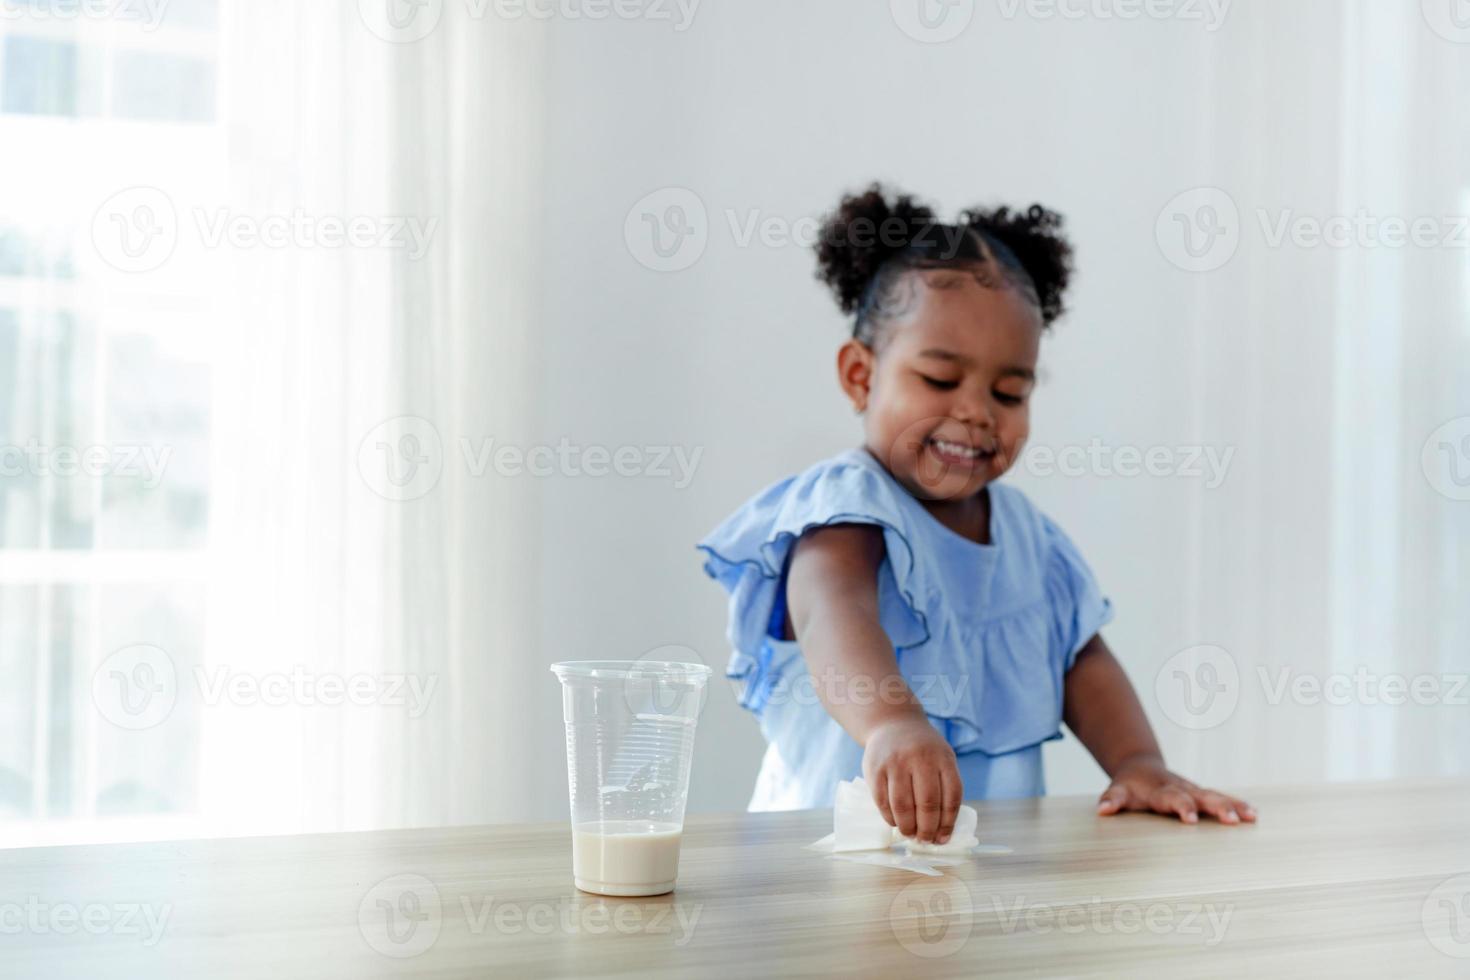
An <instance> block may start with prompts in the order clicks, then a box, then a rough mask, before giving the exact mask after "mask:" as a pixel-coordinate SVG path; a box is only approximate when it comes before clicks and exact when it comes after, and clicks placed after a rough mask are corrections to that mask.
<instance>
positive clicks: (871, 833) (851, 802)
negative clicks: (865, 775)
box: [808, 779, 1011, 875]
mask: <svg viewBox="0 0 1470 980" xmlns="http://www.w3.org/2000/svg"><path fill="white" fill-rule="evenodd" d="M979 823H980V815H979V814H978V813H976V812H975V808H974V807H970V806H964V805H961V806H960V809H959V814H958V815H957V816H956V818H955V826H954V831H953V833H951V835H950V838H949V841H948V842H947V843H944V844H924V843H921V842H919V841H916V840H912V839H911V838H908V837H905V836H904V835H903V834H900V833H899V832H898V830H897V829H895V828H893V827H890V826H889V825H888V823H887V821H885V820H884V819H883V814H881V813H880V812H878V804H876V803H874V802H873V794H872V791H871V790H869V789H868V784H867V783H866V782H865V781H864V780H862V779H854V780H852V781H851V782H847V781H843V782H839V783H838V784H837V796H836V799H835V800H834V801H833V806H832V833H830V834H828V835H827V836H826V837H823V838H822V839H821V840H819V841H816V842H815V843H813V844H810V845H808V846H809V847H810V848H811V849H812V850H815V851H823V852H826V853H830V854H831V855H832V856H833V857H834V858H838V859H839V860H843V861H855V862H857V863H859V864H878V865H883V866H885V867H892V868H902V869H904V870H906V871H915V872H917V873H919V874H923V875H938V874H939V873H940V872H938V871H936V870H935V868H939V867H953V866H955V865H958V864H962V863H963V862H962V861H960V860H957V859H956V858H958V857H964V856H968V855H970V854H974V853H986V854H1009V853H1010V852H1011V849H1010V848H1009V847H1004V846H999V845H993V844H992V845H984V846H982V845H981V844H980V842H979V840H977V839H976V837H975V831H976V829H977V828H978V827H979ZM895 846H899V847H901V849H902V850H901V851H894V850H893V848H894V847H895ZM852 852H886V853H852ZM918 855H922V856H923V858H922V859H921V858H920V857H918Z"/></svg>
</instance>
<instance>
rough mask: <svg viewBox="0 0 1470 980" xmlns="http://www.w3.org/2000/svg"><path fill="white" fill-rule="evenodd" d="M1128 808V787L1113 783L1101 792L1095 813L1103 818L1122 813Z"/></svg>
mask: <svg viewBox="0 0 1470 980" xmlns="http://www.w3.org/2000/svg"><path fill="white" fill-rule="evenodd" d="M1127 808H1128V787H1126V786H1124V785H1123V784H1122V783H1114V784H1113V785H1111V786H1109V787H1108V788H1107V789H1105V790H1103V795H1102V796H1100V797H1098V801H1097V812H1098V813H1100V814H1102V815H1103V816H1111V815H1112V814H1114V813H1122V812H1123V811H1124V810H1126V809H1127Z"/></svg>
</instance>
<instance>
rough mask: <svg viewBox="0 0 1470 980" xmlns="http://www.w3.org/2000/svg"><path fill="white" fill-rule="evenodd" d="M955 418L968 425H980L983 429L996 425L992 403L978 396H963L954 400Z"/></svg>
mask: <svg viewBox="0 0 1470 980" xmlns="http://www.w3.org/2000/svg"><path fill="white" fill-rule="evenodd" d="M954 418H955V421H957V422H963V423H965V424H966V425H978V426H979V427H980V428H982V429H991V428H994V427H995V418H994V416H992V415H991V414H990V405H989V404H988V403H987V402H986V400H985V399H984V398H981V397H978V396H974V395H972V396H969V397H964V396H961V397H959V398H956V399H955V402H954Z"/></svg>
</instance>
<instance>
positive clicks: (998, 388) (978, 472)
mask: <svg viewBox="0 0 1470 980" xmlns="http://www.w3.org/2000/svg"><path fill="white" fill-rule="evenodd" d="M908 279H909V283H908V284H907V285H906V286H901V288H908V289H909V290H910V299H909V301H908V302H907V304H905V308H904V309H902V310H901V311H897V312H895V313H894V314H893V315H892V316H890V317H889V319H888V322H886V323H884V324H883V325H882V326H881V328H880V338H879V340H878V344H877V347H878V351H877V353H874V352H873V351H872V350H870V349H869V348H868V347H866V346H865V345H863V344H861V343H859V342H858V341H856V340H850V341H848V343H847V344H845V345H844V346H843V348H842V350H841V351H840V352H839V353H838V372H839V377H840V380H841V382H842V386H843V389H844V390H845V391H846V392H847V394H848V397H849V398H851V399H852V402H853V405H854V407H856V408H857V410H858V411H860V412H862V413H864V417H863V421H864V430H865V437H866V443H867V448H868V450H869V451H870V452H872V453H873V455H874V456H876V457H877V458H878V459H879V460H881V461H882V462H883V464H884V465H885V466H887V467H888V470H889V472H890V473H892V474H893V476H894V478H895V479H896V480H898V481H899V483H901V484H903V486H904V487H905V488H907V489H908V491H909V492H910V493H912V494H913V495H914V496H915V497H917V498H918V499H920V500H922V501H930V502H939V501H956V502H958V501H960V500H963V499H965V498H968V497H972V496H974V495H975V494H978V493H979V492H980V491H981V490H982V489H983V488H984V487H985V485H986V484H987V483H989V482H990V481H992V480H994V479H996V478H997V477H999V476H1000V475H1001V474H1002V473H1004V472H1005V471H1006V470H1007V469H1009V468H1010V466H1011V464H1012V463H1014V462H1015V461H1016V459H1017V457H1018V456H1019V454H1020V452H1021V448H1022V447H1023V446H1024V445H1025V443H1026V437H1027V435H1028V434H1029V431H1030V421H1029V415H1030V409H1029V402H1030V398H1031V390H1032V388H1033V387H1034V386H1035V383H1036V358H1037V354H1038V353H1039V351H1040V346H1041V331H1042V321H1041V314H1040V312H1039V311H1038V310H1037V309H1036V307H1035V306H1034V305H1033V304H1032V303H1031V302H1030V301H1029V300H1028V299H1027V298H1026V297H1025V296H1024V295H1023V294H1022V293H1021V292H1020V291H1018V290H1017V289H1015V288H1013V287H1011V286H1009V285H1001V286H999V287H998V288H991V287H987V286H983V285H981V284H980V283H979V282H977V281H976V279H975V276H974V275H972V274H970V273H968V272H965V271H962V270H947V269H946V270H932V271H914V272H911V273H909V275H908Z"/></svg>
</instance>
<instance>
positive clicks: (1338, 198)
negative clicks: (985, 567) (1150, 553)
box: [1165, 0, 1470, 785]
mask: <svg viewBox="0 0 1470 980" xmlns="http://www.w3.org/2000/svg"><path fill="white" fill-rule="evenodd" d="M1432 6H1433V5H1426V9H1428V7H1432ZM1420 7H1421V5H1419V4H1381V3H1375V2H1369V0H1360V2H1355V3H1350V4H1341V3H1304V4H1296V3H1293V4H1273V5H1270V6H1269V7H1268V8H1267V7H1254V6H1251V7H1246V6H1245V5H1237V8H1236V11H1235V14H1234V16H1232V18H1231V19H1230V21H1229V22H1228V24H1227V26H1226V28H1225V29H1224V30H1223V31H1222V33H1221V36H1220V38H1219V39H1218V40H1217V41H1216V42H1214V43H1213V44H1212V45H1211V46H1210V47H1209V48H1208V52H1209V61H1208V69H1207V70H1208V71H1210V72H1211V74H1212V81H1211V85H1210V89H1209V90H1210V93H1211V99H1210V104H1209V105H1206V106H1201V113H1202V117H1203V118H1204V119H1205V120H1207V125H1206V126H1205V127H1204V128H1203V129H1202V131H1201V134H1200V139H1199V140H1198V142H1197V144H1196V145H1197V153H1198V164H1199V169H1200V172H1201V173H1203V174H1209V175H1210V180H1209V182H1210V183H1211V184H1213V185H1214V186H1216V187H1218V188H1219V189H1221V190H1223V191H1225V192H1226V193H1228V194H1229V195H1230V197H1231V199H1232V200H1233V203H1234V204H1235V206H1236V207H1237V208H1238V210H1239V222H1240V226H1239V228H1240V237H1239V247H1238V250H1237V252H1236V254H1235V256H1234V258H1233V259H1232V260H1231V261H1230V262H1229V263H1228V264H1227V265H1225V266H1224V267H1223V268H1219V269H1216V270H1213V271H1208V272H1203V273H1200V274H1199V276H1198V278H1197V289H1196V300H1197V302H1196V303H1195V304H1194V313H1193V315H1192V316H1191V318H1190V322H1189V324H1188V329H1189V330H1190V333H1191V336H1192V338H1193V341H1194V356H1193V360H1192V363H1191V364H1190V365H1189V370H1190V372H1191V376H1192V389H1193V391H1194V393H1195V396H1194V405H1193V419H1192V421H1193V426H1194V430H1195V432H1196V434H1197V437H1198V438H1199V440H1201V441H1202V442H1204V443H1205V444H1207V445H1209V444H1216V445H1218V444H1224V445H1231V446H1235V447H1236V448H1237V453H1236V457H1235V462H1234V466H1233V469H1232V471H1231V473H1230V477H1229V479H1228V480H1226V481H1225V482H1224V483H1223V484H1222V485H1221V486H1220V487H1219V488H1218V489H1214V490H1204V489H1201V490H1200V491H1198V493H1197V494H1196V516H1197V520H1196V521H1195V522H1194V526H1195V527H1196V528H1197V529H1198V533H1197V536H1196V537H1194V538H1193V539H1192V540H1190V541H1189V542H1188V547H1189V548H1190V550H1191V552H1192V556H1193V562H1192V563H1193V565H1194V567H1195V568H1197V569H1198V574H1196V575H1193V576H1191V577H1190V586H1189V590H1188V591H1189V599H1188V605H1189V609H1190V614H1191V616H1190V619H1191V621H1190V625H1189V629H1188V631H1187V632H1188V633H1189V634H1190V635H1191V636H1194V637H1198V638H1199V639H1200V641H1201V642H1202V643H1208V644H1212V645H1217V646H1218V647H1220V648H1223V649H1224V650H1226V651H1228V653H1229V655H1230V656H1231V657H1232V658H1233V661H1234V665H1235V667H1236V669H1237V670H1238V681H1237V687H1236V689H1235V690H1234V691H1233V692H1229V691H1222V692H1221V693H1223V694H1225V696H1227V697H1238V702H1237V706H1236V708H1235V709H1234V711H1233V712H1232V713H1231V714H1230V715H1229V717H1228V719H1227V720H1224V721H1221V722H1220V723H1219V724H1215V723H1214V722H1213V721H1211V722H1210V723H1208V724H1204V725H1201V726H1199V729H1198V730H1195V731H1180V730H1179V729H1178V728H1177V727H1172V728H1166V729H1165V734H1166V739H1167V741H1169V742H1170V743H1172V752H1171V754H1172V755H1173V756H1174V761H1175V762H1176V763H1177V764H1178V766H1179V767H1180V768H1182V769H1184V770H1186V771H1188V772H1190V773H1191V774H1195V775H1197V776H1199V777H1200V778H1208V779H1212V780H1216V781H1220V782H1225V783H1231V784H1236V785H1239V784H1251V783H1264V782H1284V781H1294V780H1311V779H1321V778H1334V779H1344V778H1356V779H1366V778H1389V777H1394V776H1419V775H1429V774H1444V773H1450V772H1459V773H1464V772H1467V771H1470V761H1467V758H1466V755H1465V753H1464V751H1463V750H1464V747H1465V746H1466V745H1467V744H1470V709H1467V702H1470V687H1467V686H1466V685H1465V683H1464V680H1465V678H1466V676H1467V675H1470V647H1467V646H1466V640H1465V637H1466V636H1467V635H1470V502H1467V501H1466V500H1465V499H1463V497H1459V498H1458V499H1457V496H1456V491H1455V489H1454V481H1453V477H1451V476H1450V475H1449V474H1450V473H1452V472H1454V471H1453V470H1451V469H1448V467H1452V466H1456V465H1458V466H1459V467H1462V468H1463V471H1464V472H1465V473H1470V441H1463V442H1462V441H1461V440H1462V439H1463V438H1464V436H1465V435H1466V434H1470V326H1467V324H1470V316H1467V313H1470V310H1467V297H1470V289H1467V283H1470V241H1467V239H1470V234H1467V231H1466V228H1465V227H1464V223H1465V221H1466V220H1467V216H1470V180H1467V178H1466V174H1465V171H1464V167H1463V162H1464V160H1465V159H1467V156H1466V154H1467V150H1470V141H1467V135H1470V127H1467V122H1470V116H1467V111H1466V107H1465V102H1464V100H1462V99H1459V98H1458V97H1456V95H1455V93H1459V92H1463V91H1464V90H1465V87H1466V83H1467V81H1470V48H1467V47H1466V45H1465V44H1464V43H1463V40H1464V39H1461V41H1460V43H1456V42H1455V41H1453V40H1452V39H1450V38H1448V37H1446V36H1444V34H1442V33H1440V32H1437V31H1436V30H1435V29H1434V24H1433V23H1432V19H1431V18H1429V17H1428V16H1427V15H1425V14H1424V13H1423V12H1422V11H1421V9H1420ZM1324 32H1326V36H1324ZM1360 212H1362V213H1365V214H1366V215H1367V216H1370V217H1372V218H1374V219H1375V220H1376V221H1377V222H1378V223H1379V224H1378V226H1377V230H1373V226H1372V225H1362V227H1364V228H1367V229H1369V230H1367V231H1364V232H1362V233H1361V234H1362V235H1364V236H1366V239H1365V240H1366V244H1362V243H1360V242H1357V241H1354V242H1352V243H1351V244H1348V245H1346V246H1345V247H1335V246H1332V245H1328V244H1323V243H1321V242H1316V241H1315V240H1314V239H1312V238H1311V237H1308V238H1306V239H1304V240H1302V242H1304V243H1294V242H1293V241H1292V240H1291V238H1287V239H1286V240H1284V241H1282V242H1280V243H1279V244H1273V241H1274V236H1275V235H1276V233H1277V232H1278V231H1279V230H1280V229H1281V228H1282V227H1295V226H1296V225H1295V222H1296V221H1297V220H1298V219H1315V220H1317V221H1318V222H1325V221H1326V220H1327V219H1328V218H1330V217H1332V216H1345V217H1347V218H1348V219H1354V218H1355V216H1357V215H1359V214H1360ZM1416 218H1425V219H1429V221H1430V222H1432V226H1433V227H1434V228H1435V229H1436V230H1435V231H1434V232H1433V236H1435V237H1437V239H1438V240H1436V241H1434V242H1433V243H1432V244H1428V245H1419V246H1416V245H1415V244H1413V243H1408V244H1405V243H1403V242H1401V241H1399V240H1398V239H1396V238H1394V237H1393V233H1392V232H1391V231H1390V232H1388V233H1385V232H1384V231H1383V227H1384V225H1383V222H1385V221H1392V220H1398V219H1402V220H1403V221H1405V222H1407V223H1412V222H1413V221H1414V220H1415V219H1416ZM1288 220H1289V221H1290V222H1291V224H1289V225H1283V221H1288ZM1426 227H1429V225H1426ZM1350 234H1351V235H1353V236H1354V237H1355V238H1356V237H1357V236H1358V235H1359V234H1360V233H1359V232H1357V231H1352V232H1350ZM1457 419H1458V420H1459V421H1458V422H1456V421H1455V420H1457ZM1446 424H1448V425H1449V428H1448V429H1441V427H1442V426H1445V425H1446ZM1437 430H1438V431H1439V434H1438V435H1436V434H1435V433H1436V431H1437ZM1451 436H1453V437H1454V438H1451ZM1442 443H1443V445H1441V444H1442ZM1426 453H1427V454H1428V457H1429V462H1428V463H1426V461H1425V458H1424V457H1425V454H1426ZM1449 453H1456V454H1458V458H1457V459H1456V460H1453V461H1452V460H1450V459H1449V457H1448V456H1447V455H1445V454H1449ZM1431 463H1433V464H1435V465H1437V466H1438V467H1439V469H1437V470H1436V469H1435V468H1434V466H1433V465H1430V464H1431ZM1205 659H1209V658H1208V656H1203V657H1201V659H1200V661H1199V662H1198V663H1195V664H1193V667H1194V668H1198V667H1199V666H1200V663H1202V662H1203V660H1205ZM1185 666H1186V667H1189V666H1190V664H1188V663H1187V662H1186V664H1185ZM1216 666H1219V665H1218V664H1216V665H1213V666H1212V667H1211V668H1210V669H1212V670H1213V669H1214V668H1215V667H1216ZM1301 677H1305V678H1307V680H1306V681H1299V680H1298V678H1301ZM1203 679H1204V680H1205V681H1206V682H1208V683H1214V684H1216V685H1217V686H1220V685H1223V684H1224V680H1223V679H1222V678H1221V675H1220V673H1219V672H1218V671H1217V672H1216V673H1214V674H1211V675H1203ZM1283 681H1286V682H1287V685H1286V686H1283ZM1416 682H1417V683H1418V684H1419V685H1420V691H1419V694H1418V695H1417V697H1419V698H1422V699H1423V700H1424V702H1425V703H1422V704H1421V703H1416V702H1415V701H1414V700H1413V699H1414V698H1415V697H1416V695H1414V694H1413V690H1412V685H1413V684H1415V683H1416ZM1299 684H1300V685H1304V686H1300V687H1296V686H1295V685H1299ZM1318 685H1320V687H1319V686H1318ZM1385 685H1387V686H1385ZM1398 685H1405V686H1407V687H1408V688H1409V693H1408V694H1407V695H1405V693H1403V691H1402V690H1400V689H1398ZM1298 692H1299V693H1298ZM1196 693H1202V692H1196ZM1406 698H1407V700H1406ZM1395 699H1397V700H1395ZM1201 703H1203V702H1201Z"/></svg>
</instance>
